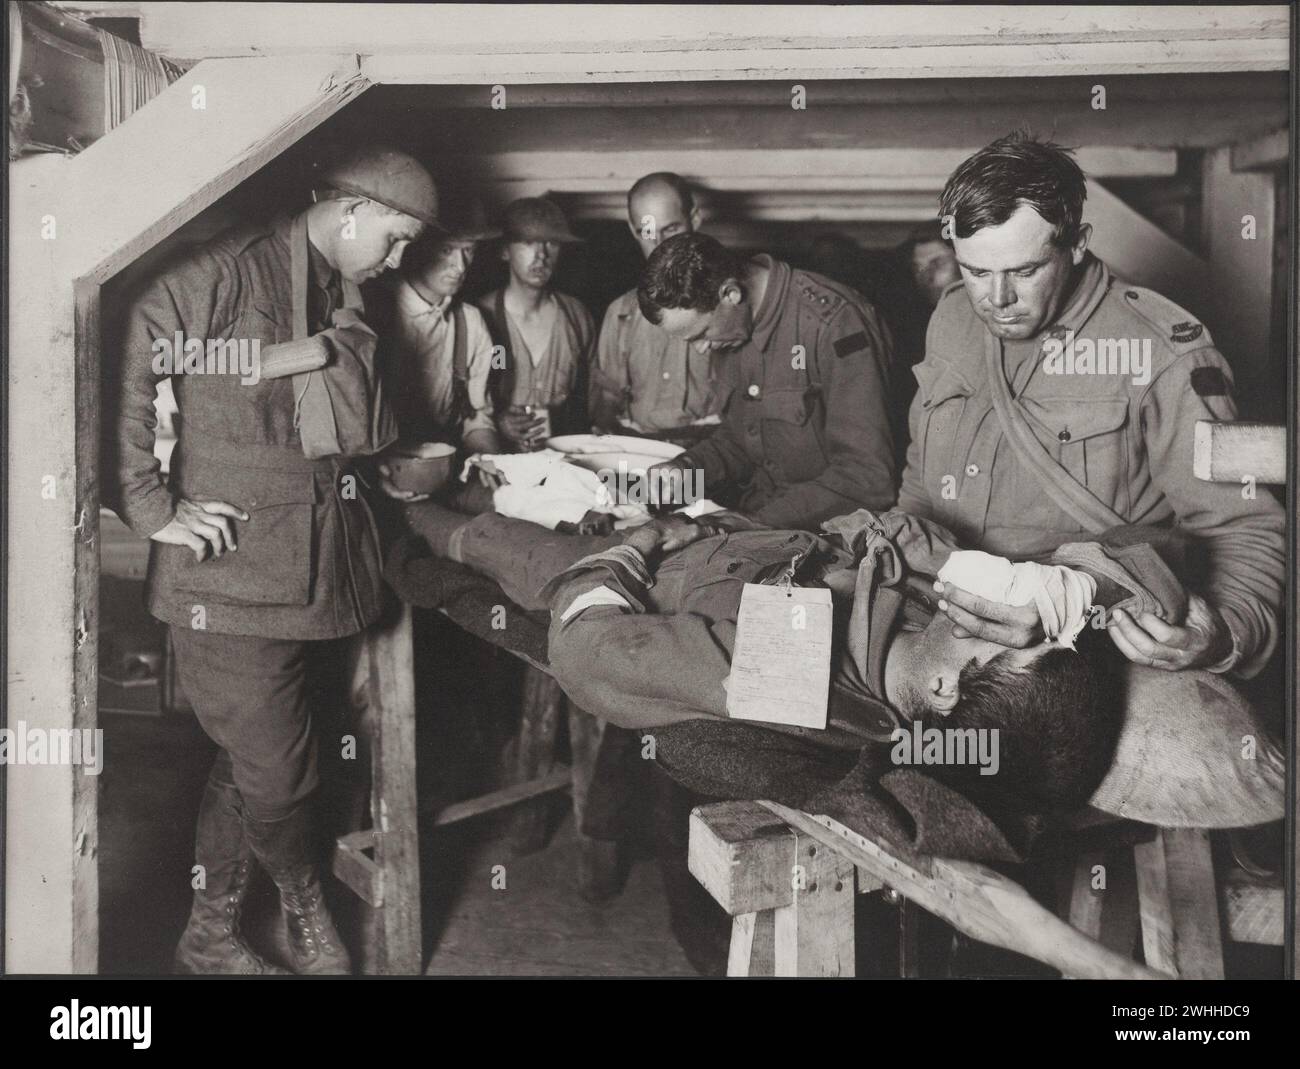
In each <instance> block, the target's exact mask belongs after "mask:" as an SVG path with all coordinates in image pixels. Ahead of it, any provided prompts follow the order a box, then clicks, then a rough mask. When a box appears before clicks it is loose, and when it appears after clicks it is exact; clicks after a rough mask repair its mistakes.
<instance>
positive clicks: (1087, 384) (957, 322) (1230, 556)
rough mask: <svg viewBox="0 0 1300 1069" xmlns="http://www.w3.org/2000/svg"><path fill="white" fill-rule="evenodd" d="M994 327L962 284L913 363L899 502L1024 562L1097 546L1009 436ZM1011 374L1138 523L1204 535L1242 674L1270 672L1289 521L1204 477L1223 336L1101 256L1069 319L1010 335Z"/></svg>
mask: <svg viewBox="0 0 1300 1069" xmlns="http://www.w3.org/2000/svg"><path fill="white" fill-rule="evenodd" d="M986 335H987V332H986V330H985V327H984V324H983V323H982V321H981V320H980V319H979V318H978V317H977V316H976V314H975V311H974V309H973V308H972V307H971V304H970V301H969V300H968V299H967V297H966V294H965V292H964V291H963V287H962V284H961V283H955V284H954V285H953V286H952V287H951V288H950V289H949V290H948V291H947V292H946V293H945V295H944V297H943V298H942V300H940V302H939V306H938V308H937V309H936V310H935V313H934V316H933V318H932V319H931V320H930V326H929V331H928V334H927V337H926V355H925V360H924V361H923V362H922V363H920V364H918V365H917V366H916V368H914V372H915V374H916V378H917V381H918V383H919V388H918V390H917V394H916V397H915V399H914V400H913V402H912V408H911V413H910V425H911V435H912V441H911V445H910V447H909V449H908V454H907V464H906V466H905V468H904V472H903V484H902V490H901V493H900V496H899V508H901V509H903V510H905V511H907V512H909V513H914V514H915V515H918V516H923V517H927V518H930V519H933V520H936V521H938V522H939V523H942V524H943V525H944V526H946V527H948V528H949V529H951V530H952V531H953V532H954V533H955V534H956V535H957V537H958V539H959V540H960V541H961V542H962V544H964V545H969V546H975V547H978V548H980V549H983V550H986V551H988V552H991V553H998V554H1002V555H1004V556H1008V557H1011V558H1013V559H1021V558H1026V557H1042V556H1044V555H1046V554H1048V553H1050V552H1051V551H1052V550H1054V549H1056V548H1057V547H1058V546H1059V545H1061V544H1062V543H1063V542H1077V541H1090V540H1091V539H1092V538H1093V537H1095V534H1096V532H1089V531H1085V530H1083V529H1081V526H1080V523H1079V522H1078V521H1077V520H1075V519H1074V518H1073V517H1072V516H1071V515H1070V514H1068V513H1067V512H1065V511H1064V510H1063V509H1062V508H1061V507H1060V506H1058V505H1057V504H1056V502H1055V500H1054V499H1053V498H1052V497H1051V496H1050V495H1049V494H1048V493H1047V492H1046V491H1045V490H1044V489H1043V487H1042V485H1040V483H1039V482H1038V480H1037V478H1036V476H1035V475H1034V474H1033V472H1032V471H1031V470H1029V469H1027V468H1026V467H1025V466H1024V465H1022V464H1021V463H1020V462H1019V460H1018V459H1017V457H1016V455H1015V453H1014V452H1013V451H1012V448H1011V445H1010V443H1009V442H1007V441H1006V440H1005V439H1004V436H1003V434H1002V431H1001V428H1000V425H999V422H998V419H997V415H996V413H995V412H994V409H993V401H992V395H991V392H990V389H989V384H988V380H987V377H986V375H985V339H986ZM1090 353H1091V356H1089V354H1090ZM1126 354H1127V359H1125V355H1126ZM1144 361H1145V367H1144V366H1143V363H1144ZM1003 370H1004V373H1005V375H1006V379H1007V382H1008V384H1009V386H1010V390H1011V394H1012V396H1013V398H1014V405H1013V411H1014V413H1015V414H1016V416H1017V418H1019V419H1021V420H1023V421H1024V422H1025V423H1026V424H1027V425H1028V426H1029V427H1030V428H1032V430H1033V433H1034V435H1035V436H1036V438H1037V440H1038V441H1039V442H1040V443H1041V444H1042V446H1043V447H1044V448H1045V449H1046V450H1047V452H1048V454H1049V455H1050V456H1051V457H1052V458H1053V459H1054V460H1055V461H1056V462H1057V463H1058V464H1059V465H1061V466H1062V467H1063V468H1064V469H1065V470H1066V471H1067V472H1069V473H1070V475H1071V476H1073V478H1074V480H1075V481H1076V482H1077V483H1079V484H1082V485H1083V486H1084V487H1086V489H1087V491H1088V492H1089V493H1091V494H1092V495H1094V496H1095V497H1096V498H1097V499H1098V500H1099V501H1100V502H1102V503H1103V504H1104V505H1106V506H1107V507H1109V508H1110V509H1111V510H1113V511H1114V512H1115V513H1118V514H1119V516H1120V517H1121V518H1122V519H1124V520H1126V521H1127V522H1128V523H1131V524H1145V525H1152V526H1162V525H1169V524H1172V523H1175V522H1176V523H1177V524H1179V525H1180V526H1181V527H1182V528H1183V529H1184V530H1185V531H1186V532H1187V533H1188V534H1190V535H1192V536H1194V538H1195V540H1196V541H1197V542H1198V543H1199V544H1200V546H1201V547H1203V549H1204V551H1205V555H1206V557H1207V564H1208V567H1207V569H1206V572H1205V577H1204V584H1203V588H1202V589H1201V591H1200V592H1201V593H1202V594H1203V595H1204V596H1205V597H1206V599H1207V600H1208V601H1210V602H1211V603H1212V604H1213V605H1215V606H1216V607H1217V608H1218V609H1219V611H1220V612H1221V613H1222V614H1223V616H1224V618H1225V620H1226V621H1227V623H1228V626H1229V628H1230V629H1231V631H1232V634H1233V638H1234V642H1235V644H1236V649H1237V650H1238V651H1239V655H1238V656H1237V657H1236V658H1235V667H1236V668H1237V670H1238V671H1240V672H1242V673H1243V674H1250V673H1252V672H1253V671H1257V670H1258V668H1259V667H1260V666H1261V665H1262V663H1263V661H1264V660H1266V659H1267V657H1268V654H1269V652H1270V651H1271V650H1272V648H1273V646H1274V644H1275V642H1276V640H1277V629H1278V611H1279V606H1280V603H1281V598H1282V591H1283V582H1284V577H1285V574H1286V572H1285V550H1284V532H1285V518H1284V515H1283V512H1282V509H1281V508H1280V507H1279V505H1278V504H1277V502H1276V501H1275V500H1274V499H1273V498H1272V497H1271V496H1270V495H1269V494H1268V493H1267V491H1266V490H1264V489H1261V490H1260V491H1259V493H1258V494H1257V495H1255V496H1254V497H1253V498H1250V497H1249V495H1246V494H1243V487H1241V486H1239V485H1235V484H1216V483H1209V482H1203V481H1201V480H1198V479H1196V478H1195V477H1194V475H1193V474H1192V450H1193V438H1194V433H1195V426H1196V422H1197V420H1233V419H1235V418H1236V416H1237V410H1236V405H1235V404H1234V402H1233V398H1232V372H1231V370H1230V369H1229V367H1228V365H1227V362H1226V361H1225V360H1224V358H1223V357H1222V356H1221V355H1220V354H1219V352H1218V350H1217V349H1215V347H1214V343H1213V341H1212V340H1211V339H1210V336H1209V332H1208V331H1206V330H1205V328H1204V327H1203V326H1202V324H1200V323H1199V322H1197V321H1196V320H1195V319H1193V317H1192V316H1191V315H1189V314H1188V313H1187V312H1185V311H1184V310H1183V309H1181V308H1179V307H1178V306H1177V305H1176V304H1174V303H1173V302H1171V301H1169V300H1166V299H1165V298H1164V297H1161V296H1160V295H1159V294H1158V293H1154V292H1153V291H1151V290H1148V289H1143V288H1142V287H1141V286H1134V285H1130V284H1128V283H1126V282H1122V281H1120V280H1118V279H1116V278H1115V277H1114V276H1112V275H1111V273H1110V271H1109V270H1108V269H1107V267H1106V265H1105V264H1103V263H1102V262H1101V261H1100V260H1098V259H1096V258H1095V257H1092V256H1091V255H1089V257H1088V258H1087V259H1086V260H1085V262H1084V264H1083V269H1082V274H1081V281H1080V283H1079V286H1078V288H1077V289H1076V291H1075V293H1074V294H1073V296H1072V297H1070V298H1069V300H1068V302H1067V305H1066V307H1065V308H1063V309H1062V311H1061V312H1060V313H1059V315H1058V316H1057V318H1056V321H1055V322H1054V323H1052V324H1051V325H1050V326H1048V327H1047V328H1045V329H1044V330H1043V331H1042V332H1041V333H1040V334H1039V336H1037V337H1035V338H1032V339H1027V340H1025V341H1019V342H1016V341H1008V342H1005V343H1004V345H1003ZM1219 667H1220V668H1221V669H1226V668H1228V667H1234V664H1233V663H1229V664H1225V665H1223V666H1219Z"/></svg>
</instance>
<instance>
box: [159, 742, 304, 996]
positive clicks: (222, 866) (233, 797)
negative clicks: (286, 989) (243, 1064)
mask: <svg viewBox="0 0 1300 1069" xmlns="http://www.w3.org/2000/svg"><path fill="white" fill-rule="evenodd" d="M219 767H220V761H218V765H216V766H214V767H213V770H212V773H211V774H210V775H209V776H208V784H207V787H206V788H205V789H204V791H203V801H202V802H201V803H200V804H199V819H198V828H197V833H196V835H195V848H194V856H195V860H196V861H197V863H198V864H200V865H202V866H203V868H204V872H205V882H206V886H204V887H202V888H196V889H195V891H194V903H193V905H192V907H191V908H190V919H189V923H188V924H186V926H185V931H184V933H183V934H182V935H181V941H180V943H179V944H178V945H177V947H176V954H175V957H174V958H173V959H172V968H173V970H174V971H175V972H178V973H193V974H214V973H215V974H221V975H231V974H234V975H242V976H288V975H290V974H289V973H288V972H287V971H286V970H285V969H280V968H277V967H276V966H274V965H272V964H270V963H269V962H267V961H265V960H264V959H263V958H261V957H260V956H259V955H258V954H257V952H256V951H254V950H253V948H252V947H250V946H249V945H248V943H246V942H245V941H244V938H243V936H242V935H241V934H240V931H239V916H240V910H241V908H242V907H243V904H244V896H245V895H246V894H247V893H248V882H249V878H250V876H251V875H252V871H253V864H254V862H253V852H252V850H250V849H249V847H248V843H247V841H246V840H245V838H244V829H243V822H242V820H241V818H240V810H241V808H242V807H241V805H240V797H239V791H238V790H237V789H236V788H235V786H234V784H233V783H227V782H224V781H223V778H222V776H221V774H220V772H219Z"/></svg>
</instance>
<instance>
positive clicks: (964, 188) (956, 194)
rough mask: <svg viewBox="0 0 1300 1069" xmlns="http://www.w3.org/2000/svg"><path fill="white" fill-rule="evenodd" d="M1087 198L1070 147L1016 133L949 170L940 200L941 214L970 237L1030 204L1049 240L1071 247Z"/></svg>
mask: <svg viewBox="0 0 1300 1069" xmlns="http://www.w3.org/2000/svg"><path fill="white" fill-rule="evenodd" d="M1087 196H1088V188H1087V182H1086V180H1085V179H1084V176H1083V171H1082V170H1081V169H1080V168H1079V165H1078V164H1077V163H1075V161H1074V152H1073V150H1072V149H1068V148H1063V147H1062V146H1061V145H1057V144H1053V143H1052V142H1051V141H1039V140H1038V139H1037V138H1035V137H1033V136H1032V135H1031V134H1028V133H1025V132H1023V131H1016V132H1015V133H1011V134H1008V135H1007V136H1006V137H1001V138H998V140H996V141H994V142H993V143H992V144H991V145H987V146H985V147H984V148H982V149H980V150H979V151H978V152H977V153H975V154H974V155H973V156H971V157H969V158H968V159H966V160H964V161H963V162H962V163H961V165H960V166H959V167H958V168H957V169H956V170H955V171H953V173H952V175H951V176H950V177H949V178H948V182H947V184H946V185H945V186H944V187H943V194H942V196H940V198H939V214H940V215H941V216H942V217H944V218H948V217H951V218H952V221H953V228H952V229H953V232H955V233H956V235H957V237H959V238H968V237H970V236H971V235H972V234H974V233H975V232H976V231H977V230H983V229H984V228H985V227H986V226H1001V225H1002V224H1003V223H1005V222H1006V221H1007V220H1008V219H1010V218H1011V216H1012V213H1014V212H1015V210H1016V209H1017V208H1018V207H1020V205H1022V204H1028V205H1029V206H1030V207H1031V208H1033V209H1034V211H1036V212H1037V213H1038V214H1039V215H1041V216H1042V217H1043V218H1044V219H1045V220H1047V222H1049V223H1051V224H1052V228H1053V229H1052V244H1053V245H1056V246H1058V247H1061V248H1070V247H1071V246H1073V245H1074V244H1075V242H1077V241H1078V240H1079V225H1080V221H1081V220H1082V217H1083V202H1084V200H1085V199H1086V198H1087Z"/></svg>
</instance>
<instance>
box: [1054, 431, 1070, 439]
mask: <svg viewBox="0 0 1300 1069" xmlns="http://www.w3.org/2000/svg"><path fill="white" fill-rule="evenodd" d="M1056 439H1057V441H1060V442H1068V441H1069V440H1070V432H1069V431H1068V430H1065V431H1062V432H1061V433H1060V434H1058V435H1057V436H1056Z"/></svg>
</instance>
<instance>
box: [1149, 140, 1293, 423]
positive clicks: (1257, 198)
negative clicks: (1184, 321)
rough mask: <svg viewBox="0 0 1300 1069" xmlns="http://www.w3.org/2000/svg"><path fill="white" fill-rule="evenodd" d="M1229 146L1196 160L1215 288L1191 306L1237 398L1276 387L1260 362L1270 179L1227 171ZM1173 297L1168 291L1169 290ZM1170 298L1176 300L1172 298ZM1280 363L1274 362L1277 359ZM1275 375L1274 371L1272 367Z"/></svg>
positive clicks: (1269, 251)
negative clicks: (1204, 302)
mask: <svg viewBox="0 0 1300 1069" xmlns="http://www.w3.org/2000/svg"><path fill="white" fill-rule="evenodd" d="M1231 157H1232V150H1231V149H1230V148H1228V147H1226V146H1225V147H1222V148H1216V149H1211V150H1209V151H1208V152H1206V153H1205V156H1204V158H1203V159H1202V161H1201V187H1202V194H1201V224H1202V232H1203V234H1204V241H1203V245H1204V247H1205V248H1206V249H1207V250H1208V259H1209V264H1210V269H1211V271H1212V272H1213V277H1214V286H1213V287H1212V288H1210V290H1209V291H1208V293H1209V296H1210V297H1211V299H1212V302H1213V303H1212V304H1211V306H1210V307H1208V308H1206V309H1204V310H1198V317H1204V319H1205V322H1206V323H1207V324H1209V326H1210V329H1211V331H1212V332H1213V334H1214V341H1215V343H1216V345H1217V346H1218V348H1219V351H1220V352H1222V353H1223V355H1224V356H1225V357H1226V358H1227V360H1228V363H1229V364H1230V365H1231V366H1232V369H1233V372H1234V374H1235V375H1236V379H1237V396H1238V399H1241V398H1243V397H1249V396H1250V395H1251V394H1252V393H1253V392H1256V391H1258V390H1261V389H1265V390H1275V389H1277V387H1278V385H1279V383H1277V382H1274V381H1269V382H1264V381H1263V380H1264V379H1265V378H1269V379H1271V378H1272V374H1270V373H1269V364H1268V362H1267V357H1268V352H1269V345H1270V344H1271V341H1272V337H1271V336H1272V321H1273V320H1272V310H1273V272H1274V270H1275V266H1276V259H1277V257H1276V254H1275V252H1274V249H1273V245H1274V234H1275V228H1276V221H1275V203H1276V197H1275V192H1274V182H1275V178H1274V176H1273V175H1272V174H1270V173H1269V172H1267V171H1234V170H1233V168H1232V159H1231ZM1171 296H1172V294H1171ZM1175 299H1177V298H1175ZM1279 367H1280V365H1279ZM1273 374H1277V373H1273Z"/></svg>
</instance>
